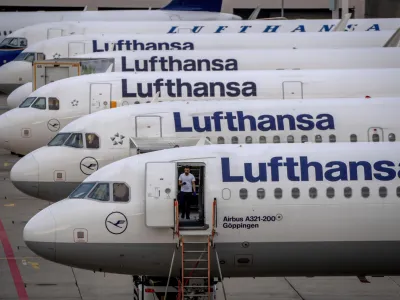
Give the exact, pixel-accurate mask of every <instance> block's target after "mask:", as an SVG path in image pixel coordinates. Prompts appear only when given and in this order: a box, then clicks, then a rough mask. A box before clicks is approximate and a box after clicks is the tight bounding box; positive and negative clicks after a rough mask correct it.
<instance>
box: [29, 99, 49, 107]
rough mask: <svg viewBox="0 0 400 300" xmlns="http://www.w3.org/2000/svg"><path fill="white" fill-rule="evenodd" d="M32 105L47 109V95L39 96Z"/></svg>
mask: <svg viewBox="0 0 400 300" xmlns="http://www.w3.org/2000/svg"><path fill="white" fill-rule="evenodd" d="M31 107H32V108H36V109H41V110H44V109H46V98H45V97H39V98H37V99H36V101H35V102H33V104H32V106H31Z"/></svg>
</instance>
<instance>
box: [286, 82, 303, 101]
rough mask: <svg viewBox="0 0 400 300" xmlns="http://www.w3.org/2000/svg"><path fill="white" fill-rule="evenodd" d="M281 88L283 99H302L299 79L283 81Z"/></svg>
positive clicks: (301, 84)
mask: <svg viewBox="0 0 400 300" xmlns="http://www.w3.org/2000/svg"><path fill="white" fill-rule="evenodd" d="M282 89H283V99H303V83H302V82H301V81H284V82H283V83H282Z"/></svg>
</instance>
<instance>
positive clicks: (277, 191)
mask: <svg viewBox="0 0 400 300" xmlns="http://www.w3.org/2000/svg"><path fill="white" fill-rule="evenodd" d="M274 195H275V198H276V199H281V198H282V189H281V188H276V189H275V191H274Z"/></svg>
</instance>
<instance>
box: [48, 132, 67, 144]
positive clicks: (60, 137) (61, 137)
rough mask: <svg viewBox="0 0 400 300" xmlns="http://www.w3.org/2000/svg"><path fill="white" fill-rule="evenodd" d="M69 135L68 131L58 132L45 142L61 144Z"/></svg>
mask: <svg viewBox="0 0 400 300" xmlns="http://www.w3.org/2000/svg"><path fill="white" fill-rule="evenodd" d="M70 135H71V133H69V132H68V133H59V134H57V135H56V136H55V137H54V138H53V139H52V140H51V141H50V142H49V143H48V144H47V146H62V145H63V144H64V142H65V141H66V140H67V138H68V137H69V136H70Z"/></svg>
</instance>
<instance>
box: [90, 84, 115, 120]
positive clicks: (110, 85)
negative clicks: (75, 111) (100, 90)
mask: <svg viewBox="0 0 400 300" xmlns="http://www.w3.org/2000/svg"><path fill="white" fill-rule="evenodd" d="M99 84H100V85H106V84H107V85H108V86H109V87H110V99H109V105H110V108H111V99H112V84H111V83H107V82H101V83H100V82H91V83H90V86H89V114H92V113H93V112H92V86H93V85H99Z"/></svg>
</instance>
